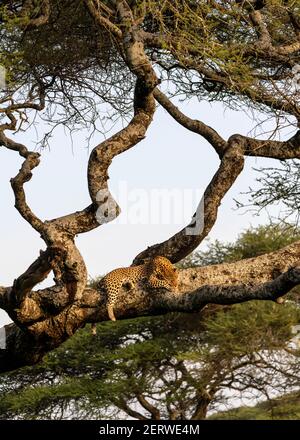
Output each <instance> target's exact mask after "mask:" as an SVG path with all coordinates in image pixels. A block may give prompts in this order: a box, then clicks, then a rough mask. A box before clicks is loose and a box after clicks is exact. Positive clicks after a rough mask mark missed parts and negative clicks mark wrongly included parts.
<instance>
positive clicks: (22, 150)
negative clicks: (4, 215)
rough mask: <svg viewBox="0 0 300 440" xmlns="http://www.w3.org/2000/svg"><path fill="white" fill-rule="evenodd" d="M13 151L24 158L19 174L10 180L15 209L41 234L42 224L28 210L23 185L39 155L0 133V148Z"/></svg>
mask: <svg viewBox="0 0 300 440" xmlns="http://www.w3.org/2000/svg"><path fill="white" fill-rule="evenodd" d="M1 145H2V146H5V147H6V148H8V149H10V150H14V151H18V152H19V154H20V156H22V157H24V158H25V161H24V162H23V164H22V167H21V169H20V171H19V173H18V174H17V175H16V177H14V178H13V179H11V186H12V188H13V191H14V195H15V207H16V208H17V210H18V211H19V213H20V214H21V216H22V217H23V218H24V219H25V220H26V221H27V222H28V223H29V224H30V225H31V226H32V227H33V228H34V229H35V230H36V231H38V232H42V231H43V229H44V223H43V222H42V220H40V219H39V218H38V217H37V216H36V215H35V214H34V213H33V212H32V211H31V209H30V208H29V206H28V205H27V202H26V196H25V191H24V188H23V186H24V183H26V182H28V181H29V180H30V179H31V177H32V173H31V172H32V170H33V169H34V168H36V167H37V166H38V165H39V163H40V160H39V157H40V155H39V154H38V153H34V152H31V151H28V150H27V148H26V147H25V145H22V144H19V143H17V142H15V141H13V140H12V139H9V138H7V137H6V136H5V135H4V133H3V132H0V146H1Z"/></svg>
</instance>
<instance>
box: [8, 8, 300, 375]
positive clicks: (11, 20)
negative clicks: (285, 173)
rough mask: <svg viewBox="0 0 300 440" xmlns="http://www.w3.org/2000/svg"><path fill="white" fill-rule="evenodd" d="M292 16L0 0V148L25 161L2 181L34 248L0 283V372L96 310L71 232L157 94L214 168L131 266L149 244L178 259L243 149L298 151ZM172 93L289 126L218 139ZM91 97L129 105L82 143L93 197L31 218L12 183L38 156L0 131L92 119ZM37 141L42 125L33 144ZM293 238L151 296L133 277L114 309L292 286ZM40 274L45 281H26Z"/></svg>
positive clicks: (95, 212)
mask: <svg viewBox="0 0 300 440" xmlns="http://www.w3.org/2000/svg"><path fill="white" fill-rule="evenodd" d="M298 17H299V6H298V4H297V2H294V1H293V0H290V1H281V0H266V1H254V0H245V1H239V0H235V1H230V2H228V1H223V0H221V1H214V0H212V1H210V0H209V1H207V2H197V1H194V0H176V1H175V2H173V1H168V0H167V1H165V2H163V3H161V2H156V1H153V0H137V1H135V0H132V1H126V0H105V1H100V0H76V1H70V0H67V1H59V0H21V1H14V0H4V1H2V3H1V15H0V33H1V43H0V53H1V64H2V65H3V66H4V67H5V69H6V72H7V77H6V88H5V90H3V91H2V92H1V97H0V104H1V109H0V113H1V125H0V146H2V147H4V148H7V149H9V150H10V151H11V152H12V154H14V153H17V154H19V155H20V156H21V157H22V159H23V160H24V161H23V164H22V167H21V169H20V171H19V172H18V174H17V175H16V176H15V177H14V178H12V180H11V185H12V189H13V192H14V196H15V207H16V209H17V211H18V212H19V214H20V215H21V216H22V217H23V218H24V219H25V220H26V221H27V222H28V223H29V224H30V225H31V226H32V228H34V229H35V230H36V231H37V233H38V234H40V235H41V237H42V238H43V240H44V241H45V245H46V249H45V250H44V251H42V252H41V254H40V256H39V257H37V259H36V260H35V261H34V262H33V263H32V265H31V266H30V267H29V268H28V269H27V270H26V271H25V272H24V273H23V274H21V275H19V276H18V277H16V279H15V281H14V284H13V285H12V286H2V287H0V307H1V308H2V309H4V310H5V311H6V312H7V313H8V314H9V316H10V317H11V319H12V320H13V321H14V324H12V325H9V326H6V327H5V329H4V330H2V334H4V335H5V338H4V339H5V344H2V348H1V350H0V360H1V363H0V370H1V371H9V370H12V369H15V368H19V367H21V366H24V365H32V364H35V363H37V362H39V361H40V360H41V359H42V358H43V356H44V355H45V354H46V353H47V352H49V351H51V350H52V349H54V348H56V347H58V346H59V345H60V344H62V343H63V342H64V341H65V340H67V339H68V338H69V337H70V336H72V335H73V334H74V333H75V332H76V331H77V330H78V329H79V328H81V327H83V326H84V325H85V324H86V323H91V322H100V321H104V320H106V319H107V315H106V309H105V295H104V294H103V292H102V291H101V290H99V289H92V288H88V287H87V269H86V266H85V262H84V260H83V258H82V256H81V255H80V253H79V251H78V249H77V247H76V243H75V241H74V240H75V237H76V235H78V234H81V233H86V232H89V231H91V230H92V229H95V228H97V227H100V226H101V225H102V224H104V223H106V222H108V221H110V220H112V219H113V218H115V217H116V216H117V215H118V213H119V206H118V205H117V202H116V201H115V200H114V199H113V197H112V196H111V194H110V192H109V188H108V184H107V182H108V169H109V166H110V164H111V162H112V160H113V158H114V157H116V156H117V155H118V154H121V153H123V152H125V151H127V150H128V149H129V148H132V147H133V146H135V145H136V144H138V143H139V142H140V141H142V139H143V138H144V136H145V135H146V132H147V129H148V127H149V125H150V124H151V121H152V118H153V115H154V112H155V108H156V106H155V101H157V102H158V103H159V104H160V105H161V106H163V107H164V108H165V110H166V111H167V112H168V113H169V114H170V116H171V117H172V118H174V119H175V120H176V121H177V122H178V123H179V124H181V125H182V126H183V127H185V128H186V129H187V130H191V131H193V132H195V133H197V134H198V135H199V136H200V137H201V139H202V138H204V139H206V140H207V141H208V142H209V144H210V145H211V147H212V148H213V149H214V150H215V152H216V153H217V155H218V156H219V158H220V165H219V168H218V169H217V171H216V173H215V175H214V177H213V179H212V180H211V182H210V183H209V185H208V187H207V188H206V191H205V193H204V196H203V199H202V200H201V201H200V203H199V208H198V209H197V212H196V213H195V214H194V216H193V218H192V221H191V223H190V224H189V225H187V227H185V228H184V229H183V230H181V231H180V232H178V233H177V234H175V235H174V236H173V237H170V238H169V239H168V240H166V241H165V242H163V243H159V244H156V245H153V246H151V247H150V248H148V249H146V250H145V251H143V252H142V253H140V254H139V255H138V256H136V257H135V259H134V261H133V264H139V263H141V262H143V261H144V260H145V259H147V258H151V257H153V256H155V255H162V256H165V257H167V258H169V259H170V260H171V262H173V263H177V262H179V261H181V260H182V259H183V258H184V257H186V256H187V255H189V254H190V253H191V252H192V251H193V250H194V249H196V248H197V246H198V245H199V244H200V243H201V242H202V241H203V239H204V238H205V237H206V236H207V235H208V234H209V232H210V230H211V228H212V226H213V225H214V223H215V221H216V218H217V214H218V207H219V205H220V203H221V201H222V199H223V197H224V196H225V194H226V193H227V192H228V190H229V189H230V188H231V187H232V185H233V184H234V182H235V181H236V178H237V177H238V176H239V174H240V173H241V172H242V170H243V164H244V158H245V157H247V156H256V157H267V158H273V159H277V160H288V159H299V156H300V131H299V130H298V127H299V115H300V111H299V105H298V103H299V88H298V87H297V81H295V78H296V80H297V75H296V74H295V72H296V70H295V69H297V66H298V64H299V48H300V41H299V18H298ZM166 80H167V81H166ZM167 84H170V87H169V89H166V87H165V86H166V85H167ZM163 90H164V91H163ZM179 94H181V95H183V97H184V98H187V99H188V98H190V97H193V96H197V97H198V98H199V99H200V100H202V99H206V100H209V101H214V102H216V101H221V102H223V103H224V106H228V107H231V108H232V107H234V108H241V109H242V108H247V109H249V108H250V109H253V110H260V111H262V112H263V113H264V114H265V115H266V116H267V117H270V118H271V117H273V118H275V119H276V130H275V131H274V133H275V132H276V134H279V132H280V131H281V128H282V127H283V126H285V125H286V124H289V125H290V128H291V129H292V130H293V135H292V136H291V137H289V138H288V139H286V140H283V141H281V140H276V139H274V137H272V138H269V139H256V138H251V137H245V136H242V135H240V134H233V135H232V136H230V138H229V139H228V140H225V139H223V138H222V136H221V135H220V134H219V133H217V132H216V130H214V129H213V128H212V127H210V126H208V125H207V124H206V123H205V122H204V121H199V120H193V119H191V118H189V117H187V116H186V115H184V114H183V113H182V112H181V110H180V109H179V108H177V107H176V106H175V104H174V101H173V97H174V96H175V95H179ZM103 102H104V103H106V104H109V105H110V106H111V111H112V115H111V116H115V117H122V116H129V115H130V116H131V120H130V122H129V123H128V124H127V125H126V126H125V127H124V129H122V130H121V131H119V132H117V133H115V134H114V135H112V136H111V137H109V138H108V139H106V140H105V141H103V142H100V143H99V144H98V145H97V146H96V147H95V148H94V149H93V150H92V152H91V155H90V158H89V165H88V188H89V194H90V197H91V204H90V205H89V206H87V207H85V208H84V209H81V210H79V211H77V212H74V213H70V214H69V215H67V216H63V217H60V218H55V219H51V220H48V221H44V220H42V219H40V218H39V217H38V216H37V215H36V214H35V213H34V212H33V211H32V209H31V208H30V206H29V204H28V203H27V200H26V194H25V190H24V185H25V183H26V182H28V181H29V180H30V179H31V178H32V174H33V171H34V169H35V168H36V167H37V166H38V165H39V163H40V160H41V157H40V154H38V153H37V152H33V151H30V150H29V149H28V148H27V147H26V146H25V145H22V144H20V143H19V142H18V141H17V140H15V139H13V138H12V136H9V132H16V131H17V132H18V130H20V129H24V128H25V127H26V125H27V124H30V122H31V121H34V118H35V116H36V115H35V113H37V114H41V115H42V117H43V118H44V119H46V120H48V122H51V123H52V126H53V127H55V126H57V125H58V124H63V125H64V126H66V127H68V128H69V129H70V130H72V129H76V128H78V127H79V126H80V124H83V125H86V126H88V127H91V129H93V128H94V129H95V128H97V127H96V122H97V117H98V114H97V109H98V106H99V105H100V104H101V103H103ZM62 114H63V115H64V116H62ZM48 138H49V133H46V134H45V139H44V142H46V141H47V140H48ZM299 246H300V244H299V241H298V242H295V243H292V244H290V245H288V246H287V247H285V248H283V249H280V250H278V251H275V252H272V253H269V254H264V255H261V256H259V257H257V258H254V259H250V260H241V261H238V262H236V263H231V264H228V263H225V264H221V265H215V266H209V267H199V268H193V269H187V270H182V271H181V272H180V294H178V293H176V294H175V293H174V294H170V293H166V292H165V291H158V292H157V294H155V295H153V292H150V291H149V289H148V290H147V288H146V287H145V286H144V287H139V288H137V289H135V290H134V291H133V293H132V302H131V304H130V305H128V303H127V302H126V294H125V293H124V294H122V295H120V300H119V304H118V306H117V307H116V315H117V317H118V318H119V319H122V318H129V317H136V316H141V315H151V314H157V313H167V312H169V311H178V312H179V311H182V312H192V311H196V310H200V309H201V308H203V307H204V306H205V305H206V304H208V303H215V304H232V303H239V302H244V301H249V300H253V299H258V300H276V299H277V298H278V297H279V296H281V295H283V294H285V293H287V292H288V291H289V290H290V289H291V288H292V287H294V286H295V285H298V284H299V281H300V271H299V250H300V248H299ZM50 272H53V273H54V285H53V286H52V287H50V288H47V289H39V290H34V288H35V286H37V284H38V283H40V282H41V281H43V280H44V279H45V278H46V277H47V276H48V275H49V274H50ZM3 345H4V346H5V347H4V348H3Z"/></svg>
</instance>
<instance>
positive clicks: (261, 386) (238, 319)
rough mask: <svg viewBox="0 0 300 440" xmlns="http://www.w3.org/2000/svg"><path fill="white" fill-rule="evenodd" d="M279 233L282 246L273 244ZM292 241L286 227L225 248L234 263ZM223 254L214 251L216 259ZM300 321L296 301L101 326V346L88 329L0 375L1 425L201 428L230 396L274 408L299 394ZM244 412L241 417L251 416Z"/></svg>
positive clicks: (269, 229) (247, 235) (265, 229)
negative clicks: (195, 424)
mask: <svg viewBox="0 0 300 440" xmlns="http://www.w3.org/2000/svg"><path fill="white" fill-rule="evenodd" d="M280 229H281V230H283V234H282V236H281V238H279V230H280ZM274 230H275V231H277V240H276V237H275V239H274V240H273V242H271V241H270V237H271V234H272V232H274ZM258 235H259V236H260V240H259V241H258V240H257V239H256V238H257V236H258ZM274 235H275V233H274ZM291 236H292V234H291V229H290V228H289V229H286V230H285V229H284V228H283V227H282V226H277V228H276V227H275V226H273V225H271V226H269V227H261V228H257V230H248V231H246V232H245V233H244V234H242V235H241V237H240V238H239V239H238V240H237V242H236V243H231V244H230V245H227V247H228V255H227V257H228V258H232V254H233V252H232V250H233V249H234V248H235V249H238V250H239V252H238V253H237V258H240V253H241V250H242V249H244V251H245V253H246V254H247V252H249V243H250V242H251V241H252V244H251V250H252V255H253V256H255V255H257V254H259V253H260V252H261V251H262V248H264V247H269V246H273V249H276V247H277V246H278V245H279V243H278V241H280V242H281V245H282V244H287V243H288V242H289V241H290V240H291ZM251 238H252V240H251ZM243 244H244V248H243ZM221 245H223V248H225V246H226V245H225V244H222V243H221ZM219 247H220V243H217V244H216V247H215V249H214V244H213V243H212V244H211V245H210V249H211V250H212V254H213V255H216V252H217V251H218V249H219ZM273 249H272V247H271V249H269V250H273ZM213 250H215V252H213ZM198 258H199V259H200V257H199V254H198ZM224 259H226V255H225V256H219V260H220V261H222V260H224ZM299 320H300V313H299V308H298V307H297V306H296V305H295V303H294V302H291V301H289V302H287V303H286V304H285V305H284V306H279V305H278V304H274V303H270V302H260V301H254V302H251V303H247V304H240V305H235V306H229V307H226V308H222V307H221V306H212V305H211V306H208V307H207V308H205V309H203V310H202V311H201V312H200V313H197V314H194V315H193V319H190V316H189V315H187V314H179V313H177V314H176V313H171V314H168V315H165V316H160V317H145V318H140V319H132V320H125V321H117V323H116V324H113V325H110V324H109V323H100V324H98V332H97V336H96V337H93V336H92V335H91V334H90V332H89V331H88V330H87V329H86V330H81V331H80V332H78V333H77V334H76V335H75V336H74V337H73V338H71V339H70V340H69V341H67V342H66V343H65V344H63V345H62V346H61V347H59V349H57V350H55V351H53V352H51V353H49V354H48V356H46V358H45V360H44V361H43V363H40V364H38V365H37V366H35V367H26V368H22V369H19V370H17V371H14V372H10V373H7V374H2V375H1V376H0V389H1V402H0V418H2V419H6V418H15V417H18V418H30V419H36V418H39V419H40V418H47V419H58V418H74V419H85V418H101V417H110V418H119V417H120V416H123V417H124V416H126V417H132V418H134V419H141V420H147V419H156V420H158V419H168V420H178V419H185V420H186V419H196V420H199V419H203V418H205V417H206V415H207V411H208V410H210V411H212V410H216V409H218V408H219V407H220V404H223V405H226V406H227V405H228V406H229V407H230V403H231V395H232V393H233V392H234V393H235V396H236V397H241V398H245V397H246V395H247V394H248V395H249V394H250V393H251V394H252V395H253V397H252V403H253V401H255V399H258V397H260V398H262V397H265V398H266V397H267V398H268V401H269V404H268V405H267V403H264V405H265V407H266V408H269V407H272V404H273V403H272V402H274V405H275V406H276V405H277V404H276V401H273V399H272V397H274V395H278V394H281V395H282V394H286V393H287V392H289V391H290V390H291V389H295V388H298V387H299V373H300V371H299V349H297V345H296V346H295V345H291V338H292V337H293V331H292V328H293V326H294V325H296V324H298V323H299ZM245 411H246V410H245ZM245 411H242V410H241V411H240V412H241V416H242V415H245V414H246V415H247V414H250V415H251V411H250V410H248V412H247V411H246V412H245ZM277 412H278V411H277ZM231 414H232V416H233V417H234V415H235V412H234V411H231V412H230V413H228V414H227V413H225V414H224V415H223V414H222V413H221V414H220V417H221V418H222V417H231ZM255 414H256V412H255ZM237 416H239V413H238V414H237ZM241 416H240V417H241ZM214 417H215V418H218V417H219V414H218V413H217V414H215V415H214Z"/></svg>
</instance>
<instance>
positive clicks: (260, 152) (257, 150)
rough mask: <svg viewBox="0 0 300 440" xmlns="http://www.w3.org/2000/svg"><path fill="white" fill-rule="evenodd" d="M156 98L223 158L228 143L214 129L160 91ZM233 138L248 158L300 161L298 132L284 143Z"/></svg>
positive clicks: (299, 132)
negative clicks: (239, 142)
mask: <svg viewBox="0 0 300 440" xmlns="http://www.w3.org/2000/svg"><path fill="white" fill-rule="evenodd" d="M154 97H155V99H156V100H157V101H158V102H159V103H160V104H161V105H162V106H163V107H164V109H165V110H166V111H167V112H168V113H169V114H170V115H171V116H172V117H173V118H174V119H175V121H176V122H178V123H179V124H180V125H182V126H183V127H185V128H187V129H188V130H190V131H193V132H194V133H197V134H199V135H200V136H202V137H204V138H205V139H206V140H207V141H208V142H209V143H210V144H211V145H212V146H213V147H214V149H215V150H216V152H217V153H218V154H219V156H220V157H222V156H223V154H224V152H225V151H226V148H227V142H226V141H225V140H224V139H223V138H222V137H221V136H220V135H219V134H218V133H217V132H216V131H215V130H214V129H213V128H211V127H209V126H208V125H206V124H204V123H203V122H201V121H198V120H196V119H192V118H189V117H188V116H186V115H185V114H184V113H182V112H181V111H180V110H179V109H178V107H176V106H175V105H174V104H173V103H172V101H171V100H170V99H169V98H168V97H167V96H166V95H165V94H163V93H162V92H161V91H160V90H158V89H155V91H154ZM233 136H234V137H239V139H240V141H241V143H242V144H243V149H244V154H245V155H246V156H256V157H269V158H272V159H280V160H285V159H300V131H297V133H296V134H295V135H294V136H293V137H291V138H290V139H289V140H287V141H283V142H281V141H272V140H260V139H254V138H250V137H247V136H242V135H240V134H235V135H233ZM233 136H232V137H231V138H230V139H232V138H233ZM230 139H229V141H230Z"/></svg>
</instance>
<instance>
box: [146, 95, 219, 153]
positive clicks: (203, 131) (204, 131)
mask: <svg viewBox="0 0 300 440" xmlns="http://www.w3.org/2000/svg"><path fill="white" fill-rule="evenodd" d="M154 97H155V99H156V100H157V101H158V102H159V103H160V105H162V106H163V107H164V109H165V110H166V111H167V112H168V113H169V114H170V115H171V116H172V117H173V118H174V119H175V121H177V122H178V123H179V124H180V125H182V126H183V127H185V128H187V129H188V130H190V131H193V132H194V133H197V134H199V135H200V136H202V137H204V139H206V140H207V141H208V142H209V143H210V144H211V145H212V146H213V147H214V149H215V150H216V152H217V153H218V155H219V157H222V156H223V154H224V152H225V149H226V146H227V142H226V141H225V140H224V139H223V138H222V137H221V136H220V135H219V134H218V133H217V132H216V130H214V129H213V128H212V127H210V126H209V125H206V124H204V123H203V122H201V121H198V120H196V119H192V118H189V117H188V116H186V115H184V114H183V113H182V112H181V111H180V110H179V109H178V107H176V106H175V105H174V104H173V103H172V101H171V100H170V99H169V98H167V96H166V95H165V94H164V93H162V92H161V91H160V90H159V89H155V90H154Z"/></svg>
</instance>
